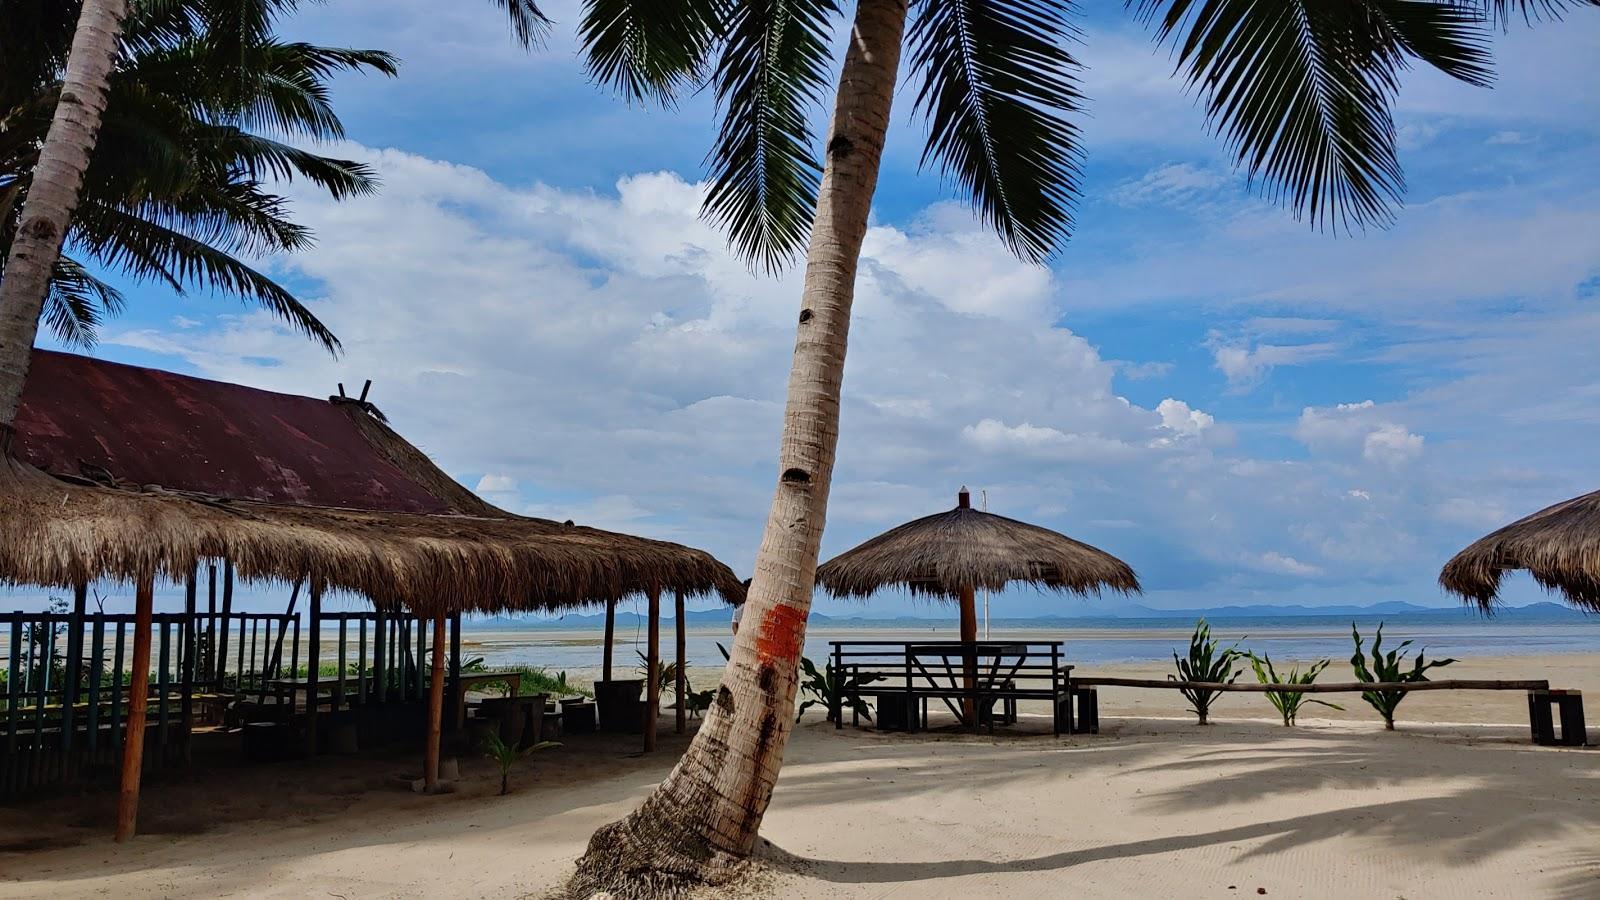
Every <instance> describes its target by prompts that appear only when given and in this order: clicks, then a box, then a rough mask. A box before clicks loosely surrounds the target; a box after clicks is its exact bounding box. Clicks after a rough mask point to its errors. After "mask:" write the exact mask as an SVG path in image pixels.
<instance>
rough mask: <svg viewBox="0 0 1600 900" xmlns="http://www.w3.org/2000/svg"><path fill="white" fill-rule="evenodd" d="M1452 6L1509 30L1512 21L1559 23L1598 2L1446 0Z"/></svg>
mask: <svg viewBox="0 0 1600 900" xmlns="http://www.w3.org/2000/svg"><path fill="white" fill-rule="evenodd" d="M1448 2H1450V3H1451V4H1452V5H1455V6H1465V7H1469V8H1473V9H1477V10H1478V11H1479V12H1480V14H1481V15H1482V16H1483V17H1484V19H1486V20H1487V21H1489V22H1492V23H1494V24H1495V25H1498V26H1500V27H1501V28H1502V29H1504V28H1509V27H1510V25H1511V22H1512V20H1514V19H1521V20H1522V21H1523V23H1524V24H1528V25H1532V24H1534V23H1536V22H1559V21H1560V20H1561V19H1563V18H1565V17H1566V14H1567V12H1568V11H1569V10H1574V9H1581V8H1583V7H1585V6H1588V7H1597V6H1600V0H1448Z"/></svg>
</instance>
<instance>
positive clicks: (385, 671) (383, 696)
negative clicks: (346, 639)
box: [372, 609, 389, 703]
mask: <svg viewBox="0 0 1600 900" xmlns="http://www.w3.org/2000/svg"><path fill="white" fill-rule="evenodd" d="M388 637H389V621H388V619H386V618H385V617H384V615H383V610H381V609H380V610H378V614H377V616H376V617H375V620H374V622H373V625H372V696H373V700H374V701H375V702H377V703H383V702H385V701H387V700H388V699H389V665H388V664H389V659H388V657H387V656H386V655H385V654H387V653H388V652H389V648H388V647H387V646H386V644H385V641H386V640H387V639H388Z"/></svg>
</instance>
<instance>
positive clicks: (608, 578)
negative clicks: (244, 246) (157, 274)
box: [0, 351, 743, 838]
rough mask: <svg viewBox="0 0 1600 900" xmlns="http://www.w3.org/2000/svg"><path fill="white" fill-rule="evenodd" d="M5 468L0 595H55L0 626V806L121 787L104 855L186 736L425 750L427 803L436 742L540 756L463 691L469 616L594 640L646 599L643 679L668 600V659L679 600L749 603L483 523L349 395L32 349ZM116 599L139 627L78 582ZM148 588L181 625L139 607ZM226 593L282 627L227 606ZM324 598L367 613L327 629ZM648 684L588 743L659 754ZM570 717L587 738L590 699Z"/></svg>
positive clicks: (686, 579) (602, 539)
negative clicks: (535, 617)
mask: <svg viewBox="0 0 1600 900" xmlns="http://www.w3.org/2000/svg"><path fill="white" fill-rule="evenodd" d="M3 466H4V469H5V471H4V472H3V473H0V578H3V579H4V580H6V581H7V582H8V583H10V584H12V585H37V586H45V587H50V588H60V589H62V590H63V592H68V591H70V593H71V596H72V599H71V601H70V603H60V604H56V605H55V606H54V607H53V608H48V609H41V610H34V611H26V612H24V611H18V612H11V613H5V614H0V629H3V636H0V653H4V654H5V659H4V660H3V664H4V666H5V673H4V674H5V681H4V687H3V702H4V708H3V711H0V796H15V795H19V794H25V793H29V792H33V791H39V790H48V789H50V788H51V787H52V786H57V785H63V784H70V783H73V782H77V781H81V780H84V779H92V778H100V779H107V778H112V777H115V778H116V779H117V780H118V784H119V791H120V795H119V805H118V814H117V823H116V828H117V834H118V836H119V838H121V837H127V836H129V835H131V834H132V833H133V831H134V828H135V824H136V819H135V814H136V811H137V805H138V792H139V786H140V781H141V775H142V773H143V772H145V771H147V770H153V769H158V768H162V767H173V766H184V765H192V764H194V760H195V759H196V757H197V749H198V744H197V739H198V740H208V739H210V738H211V737H212V736H221V738H220V739H219V741H220V742H221V743H222V744H224V745H225V746H226V747H228V748H230V752H238V753H241V754H243V755H245V756H247V757H250V758H253V759H261V760H268V759H273V758H281V757H286V756H301V755H307V754H311V755H314V754H316V753H318V752H328V751H335V750H336V751H341V752H350V751H354V750H357V749H359V748H362V747H368V746H378V745H383V744H387V743H393V742H396V741H411V742H420V743H422V744H423V745H424V748H425V750H424V755H425V761H424V765H423V773H424V781H425V784H426V787H428V788H434V787H436V786H437V784H438V779H439V769H440V763H439V760H440V754H441V749H440V748H441V743H442V737H441V735H443V734H448V733H452V732H453V733H456V734H458V735H459V736H460V740H462V741H467V740H472V739H478V740H481V739H483V738H484V737H486V736H487V734H488V733H490V732H492V731H497V732H498V733H499V734H500V735H501V737H502V739H505V740H509V741H514V742H523V743H531V742H534V741H537V740H539V739H540V736H541V733H543V732H544V731H545V730H546V729H545V725H544V721H545V702H544V700H545V698H544V697H543V696H519V695H520V691H519V690H518V677H517V676H516V675H515V674H514V673H510V674H508V673H496V672H483V671H478V672H465V671H463V661H462V653H461V621H462V616H463V615H464V614H471V613H503V612H545V613H550V612H559V611H565V610H574V609H584V608H593V607H597V606H604V608H605V609H606V611H607V621H608V626H609V623H610V622H611V621H612V619H613V617H614V612H615V606H616V603H617V601H618V600H620V599H622V598H624V597H628V596H632V595H644V596H646V597H648V598H649V610H650V619H649V655H648V662H649V664H650V669H649V670H650V671H657V667H658V666H659V664H660V654H659V609H660V600H661V595H662V594H663V593H664V592H670V593H671V594H672V595H673V597H674V598H675V601H676V604H677V609H678V618H677V623H678V629H679V632H680V633H679V639H678V647H679V652H680V655H681V653H682V647H683V638H682V628H683V620H684V619H683V612H682V610H683V602H684V598H685V597H691V596H695V595H718V596H720V597H722V598H723V599H725V600H727V601H729V602H737V601H739V600H741V599H742V594H743V588H742V586H741V585H740V583H739V582H738V580H737V579H736V578H735V577H734V575H733V573H732V571H731V570H730V569H728V567H727V566H725V565H723V564H722V563H720V562H718V561H717V560H716V559H714V558H712V557H711V556H710V555H709V554H707V553H705V552H703V551H700V550H696V549H693V548H690V547H685V546H682V545H678V544H672V543H667V542H662V541H655V540H649V539H646V538H640V537H634V536H632V535H624V534H617V533H613V532H606V531H601V530H598V529H593V528H587V527H583V526H578V525H575V524H574V523H572V522H570V521H569V522H555V521H550V520H544V519H535V518H529V517H524V516H517V515H514V514H511V513H508V512H506V511H504V510H501V509H498V508H496V507H494V506H492V505H490V504H488V503H486V502H485V501H483V500H482V499H480V498H479V497H477V496H476V495H475V494H473V493H472V492H471V491H469V490H467V489H466V488H465V487H463V486H462V485H460V484H458V483H457V482H455V481H454V480H453V479H451V478H450V477H449V476H448V475H446V474H445V473H444V472H443V471H442V470H440V469H439V468H438V467H437V466H435V465H434V464H433V462H432V461H431V460H429V459H428V457H427V456H426V455H425V454H423V453H422V452H421V451H420V450H418V449H417V448H416V447H414V446H412V445H411V444H409V443H408V442H406V441H405V439H404V438H402V437H401V436H400V435H399V434H397V433H396V432H395V431H394V430H392V429H391V428H389V427H388V425H387V424H386V422H385V421H384V418H383V416H382V413H381V412H380V411H379V410H378V409H377V407H376V406H374V405H373V404H372V403H371V402H369V400H368V399H367V390H366V389H365V388H364V389H363V390H362V392H361V394H360V396H357V397H348V396H345V393H344V390H343V388H342V387H341V388H340V391H339V394H338V395H335V396H332V397H329V398H328V399H326V400H321V399H315V398H309V397H300V396H290V395H284V394H276V393H271V392H267V391H261V390H256V389H253V388H246V387H242V386H239V385H233V384H226V383H220V382H215V381H207V380H203V379H199V378H194V377H190V376H184V375H178V374H173V373H169V372H162V371H156V370H151V369H144V368H138V367H132V366H126V365H119V364H114V363H108V362H102V361H98V360H93V359H89V358H85V357H81V356H75V355H69V354H61V353H51V352H45V351H40V352H38V353H37V354H36V356H35V359H34V363H33V372H32V375H31V377H30V378H29V381H28V388H27V392H26V394H25V395H24V398H23V403H22V408H21V411H20V413H19V415H18V418H17V434H16V438H15V443H14V446H13V447H12V448H11V454H10V455H9V456H5V457H4V463H3ZM115 582H120V583H123V584H132V585H133V586H134V588H135V591H134V594H135V604H134V610H133V611H132V612H106V611H104V610H103V609H101V608H100V604H99V597H98V596H97V593H96V592H95V590H94V588H95V586H97V585H102V584H106V583H115ZM158 584H159V585H172V586H173V591H174V597H172V598H170V602H165V603H164V604H163V605H164V606H171V607H174V608H175V609H176V608H179V600H178V599H177V596H176V594H177V592H178V591H181V611H162V612H156V611H155V606H156V603H155V595H156V591H157V586H158ZM241 584H250V585H253V586H255V588H256V590H254V591H253V592H252V595H253V596H255V597H257V598H259V597H260V596H262V593H261V590H260V589H261V588H262V587H263V586H264V587H265V588H266V589H267V590H268V591H270V594H271V596H272V597H273V598H275V599H274V601H273V602H274V603H275V604H276V603H281V604H282V606H281V607H278V608H274V609H272V610H271V611H246V610H244V609H242V608H240V604H239V603H238V602H237V599H238V595H239V591H238V587H239V586H240V585H241ZM274 586H277V587H274ZM335 593H337V594H338V595H341V596H343V597H345V598H364V600H365V601H366V602H361V603H360V604H359V605H360V607H361V608H359V609H357V608H349V607H351V606H352V604H351V603H343V604H340V606H341V607H343V608H327V606H326V605H325V602H324V601H325V599H327V598H328V597H329V596H330V595H333V594H335ZM92 595H95V596H94V597H93V599H94V601H95V602H94V604H93V608H91V596H92ZM279 609H281V611H278V610H279ZM610 638H611V629H610V628H609V627H608V629H607V642H606V646H605V648H604V651H603V652H604V654H605V662H606V679H605V680H606V681H607V682H610V680H611V679H610V675H611V672H610V668H611V665H610V664H611V641H610ZM679 671H680V672H681V671H682V667H681V666H680V667H679ZM146 673H148V674H147V676H146ZM141 680H144V681H145V682H146V687H145V688H144V689H130V686H131V685H134V684H137V683H139V682H140V681H141ZM490 681H501V682H505V683H506V684H507V687H508V688H509V690H508V693H509V694H510V696H509V697H507V698H505V699H504V700H500V701H485V702H484V703H483V704H482V705H481V706H480V707H479V708H478V709H476V710H475V715H474V716H473V717H471V718H470V719H469V718H468V716H467V715H466V704H465V702H464V701H465V697H466V692H467V691H468V690H469V689H471V688H472V687H474V686H475V685H482V684H483V683H485V682H490ZM644 681H647V682H648V684H647V685H644V690H643V692H642V693H643V696H641V690H640V682H638V681H635V682H632V683H631V684H632V685H633V687H632V694H631V697H630V696H629V695H628V690H629V687H628V683H624V682H619V683H618V685H617V686H615V687H612V688H611V695H610V696H611V697H612V698H614V699H612V702H611V707H610V708H609V709H608V708H606V706H605V704H606V695H605V694H602V699H601V705H602V709H601V715H600V717H599V718H600V723H599V724H601V725H602V726H604V725H606V724H617V723H620V725H618V727H623V728H627V729H628V730H634V727H635V726H636V727H637V730H638V731H640V732H642V734H643V740H644V743H645V748H646V749H652V748H653V746H654V741H655V725H656V720H657V715H656V712H657V711H658V709H659V693H658V691H659V679H657V678H650V679H645V680H644ZM681 694H682V692H681V691H680V696H681ZM678 705H679V712H678V718H679V723H678V725H679V729H680V730H681V729H682V727H683V723H682V718H683V706H684V704H682V703H680V704H678ZM568 707H569V708H568V709H566V710H564V711H559V712H557V713H556V714H557V715H563V714H565V715H568V716H569V717H570V718H571V720H572V721H571V723H570V727H573V728H575V729H583V728H586V727H593V726H592V725H591V724H589V723H593V722H594V721H595V710H594V707H593V705H592V704H591V705H587V706H586V705H585V702H583V701H579V702H576V703H572V704H568ZM553 721H554V719H552V723H553ZM202 736H203V737H202Z"/></svg>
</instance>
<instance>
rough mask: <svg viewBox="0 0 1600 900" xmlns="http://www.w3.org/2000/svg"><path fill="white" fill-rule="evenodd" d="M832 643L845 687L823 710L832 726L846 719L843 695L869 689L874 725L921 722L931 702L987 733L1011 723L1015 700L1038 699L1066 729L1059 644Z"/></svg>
mask: <svg viewBox="0 0 1600 900" xmlns="http://www.w3.org/2000/svg"><path fill="white" fill-rule="evenodd" d="M831 647H832V653H831V662H830V666H831V667H832V669H833V671H834V672H836V673H838V674H839V676H840V677H841V679H842V680H843V681H844V682H845V683H846V685H848V686H850V687H851V689H850V690H848V691H847V692H841V693H840V695H839V696H836V697H835V698H834V701H833V705H832V707H831V708H830V709H829V714H830V716H831V717H832V718H833V721H834V724H835V727H841V728H842V727H843V725H844V721H843V720H844V716H843V712H844V710H843V706H844V701H845V700H846V699H854V700H859V699H861V698H863V697H865V696H869V695H870V696H872V697H873V698H874V699H875V701H876V703H877V707H878V715H879V727H880V728H886V729H904V730H908V731H916V730H919V729H921V728H924V727H926V725H927V720H928V708H929V706H930V704H931V703H932V702H935V701H937V702H941V703H943V704H944V705H945V707H946V708H947V709H949V710H950V712H951V713H952V714H954V715H955V716H956V718H957V719H959V720H961V721H962V722H963V723H964V724H966V725H968V726H970V727H973V728H978V727H982V726H985V725H986V726H987V727H988V729H989V730H990V731H991V732H992V731H993V730H994V726H995V725H996V724H997V723H1004V724H1010V723H1014V722H1015V721H1016V719H1017V703H1018V702H1020V701H1023V700H1039V701H1044V702H1047V703H1049V704H1051V708H1052V709H1053V710H1054V715H1053V717H1052V718H1053V725H1054V730H1055V733H1057V734H1062V733H1070V732H1071V730H1072V722H1071V720H1072V711H1071V706H1070V704H1069V703H1067V699H1068V695H1069V689H1070V685H1071V680H1072V666H1069V665H1065V664H1064V663H1062V661H1061V644H1060V642H1055V641H1053V642H1032V643H1029V642H1018V641H975V642H972V643H970V644H964V643H962V642H960V641H933V642H930V641H895V642H881V641H833V642H831ZM969 685H970V686H969ZM846 693H848V698H847V696H846ZM854 709H855V704H852V721H853V723H854V724H859V722H858V721H856V719H855V715H854ZM969 711H970V716H969Z"/></svg>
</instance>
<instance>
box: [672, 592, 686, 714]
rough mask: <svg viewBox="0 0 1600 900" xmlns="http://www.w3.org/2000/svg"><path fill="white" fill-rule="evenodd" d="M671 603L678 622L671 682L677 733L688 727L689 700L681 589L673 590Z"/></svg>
mask: <svg viewBox="0 0 1600 900" xmlns="http://www.w3.org/2000/svg"><path fill="white" fill-rule="evenodd" d="M672 605H673V615H674V616H675V619H674V621H676V622H677V623H678V677H677V680H676V681H674V682H673V687H672V690H673V694H674V695H675V696H676V697H677V699H678V703H677V707H678V714H677V716H676V720H675V723H674V725H675V729H676V731H677V732H678V734H683V731H684V729H685V728H687V727H688V721H687V718H688V713H689V702H688V697H687V694H688V685H689V677H688V675H687V673H686V672H685V670H684V666H685V665H686V657H687V656H688V652H687V651H688V647H687V644H688V637H687V635H685V634H684V629H685V628H686V626H685V625H684V621H683V591H681V590H680V591H675V592H674V596H673V598H672Z"/></svg>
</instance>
